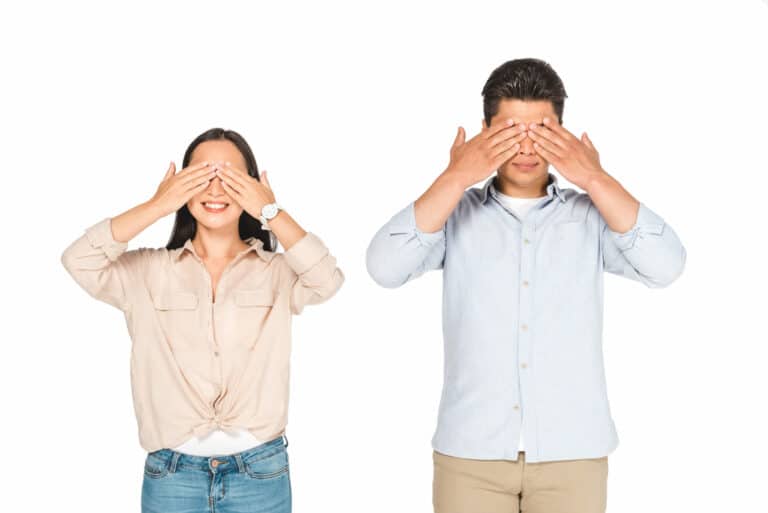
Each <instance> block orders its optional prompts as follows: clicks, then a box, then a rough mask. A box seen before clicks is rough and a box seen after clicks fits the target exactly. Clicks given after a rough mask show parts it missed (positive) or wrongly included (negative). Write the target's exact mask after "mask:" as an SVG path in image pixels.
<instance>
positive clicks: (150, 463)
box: [144, 453, 168, 479]
mask: <svg viewBox="0 0 768 513" xmlns="http://www.w3.org/2000/svg"><path fill="white" fill-rule="evenodd" d="M144 475H145V476H146V477H150V478H152V479H160V478H163V477H165V476H167V475H168V459H167V458H163V457H161V456H158V455H156V454H152V453H148V454H147V457H146V458H145V459H144Z"/></svg>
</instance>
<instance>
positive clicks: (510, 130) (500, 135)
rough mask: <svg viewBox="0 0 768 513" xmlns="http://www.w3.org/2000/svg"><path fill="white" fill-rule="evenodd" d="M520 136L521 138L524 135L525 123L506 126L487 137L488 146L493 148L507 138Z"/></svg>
mask: <svg viewBox="0 0 768 513" xmlns="http://www.w3.org/2000/svg"><path fill="white" fill-rule="evenodd" d="M519 136H522V137H521V138H520V139H521V140H522V138H523V137H525V125H513V126H508V127H506V128H504V129H502V130H501V131H499V132H497V133H496V135H495V136H493V137H492V138H490V139H488V144H489V147H491V148H493V147H495V146H497V145H499V144H501V143H503V142H505V141H508V140H509V139H512V138H515V137H519Z"/></svg>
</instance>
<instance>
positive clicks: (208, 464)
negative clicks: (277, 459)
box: [147, 435, 288, 473]
mask: <svg viewBox="0 0 768 513" xmlns="http://www.w3.org/2000/svg"><path fill="white" fill-rule="evenodd" d="M286 447H288V438H287V437H286V436H285V435H281V436H279V437H277V438H275V439H273V440H270V441H269V442H264V443H263V444H260V445H256V446H253V447H251V448H250V449H246V450H244V451H240V452H236V453H234V454H224V455H220V456H197V455H194V454H186V453H183V452H179V451H175V450H173V449H169V448H164V449H158V450H156V451H153V452H150V453H147V458H153V459H154V458H156V459H159V460H161V461H162V463H163V466H165V467H166V468H168V471H169V472H176V470H177V469H178V468H185V469H192V470H205V471H212V472H219V473H221V472H231V471H233V470H235V471H238V472H243V470H244V468H245V465H244V462H246V461H256V460H260V459H262V458H266V457H269V456H271V455H273V454H275V453H276V452H278V451H281V450H284V449H285V448H286Z"/></svg>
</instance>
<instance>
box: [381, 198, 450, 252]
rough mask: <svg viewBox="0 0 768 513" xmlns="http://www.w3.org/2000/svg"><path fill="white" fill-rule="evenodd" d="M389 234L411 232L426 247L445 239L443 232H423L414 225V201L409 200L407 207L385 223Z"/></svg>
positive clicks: (406, 233)
mask: <svg viewBox="0 0 768 513" xmlns="http://www.w3.org/2000/svg"><path fill="white" fill-rule="evenodd" d="M387 227H388V230H387V231H388V232H389V234H390V235H410V234H412V235H413V236H414V237H415V238H416V240H417V241H418V243H419V244H420V245H421V246H423V247H426V248H431V247H432V246H434V245H435V244H438V243H440V242H442V241H443V240H445V232H444V231H443V230H438V231H436V232H424V231H421V230H420V229H419V227H418V226H417V225H416V210H415V202H411V203H410V204H408V206H407V207H405V208H404V209H402V210H401V211H400V212H398V213H397V214H395V215H394V217H392V219H391V220H390V222H389V223H388V224H387Z"/></svg>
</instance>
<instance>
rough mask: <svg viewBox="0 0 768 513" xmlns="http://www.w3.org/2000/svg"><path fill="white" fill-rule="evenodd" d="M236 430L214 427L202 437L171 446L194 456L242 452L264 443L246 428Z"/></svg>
mask: <svg viewBox="0 0 768 513" xmlns="http://www.w3.org/2000/svg"><path fill="white" fill-rule="evenodd" d="M236 431H237V432H236V433H228V432H226V431H224V430H223V429H214V430H213V431H211V432H210V433H208V434H207V435H206V436H204V437H202V438H199V437H196V436H192V437H190V438H189V439H187V441H186V442H184V443H182V444H181V445H179V446H177V447H173V450H175V451H178V452H183V453H185V454H193V455H195V456H223V455H225V454H234V453H236V452H242V451H244V450H246V449H250V448H251V447H255V446H257V445H261V444H262V443H264V442H262V441H260V440H259V439H258V438H256V437H254V436H253V435H252V434H251V432H250V431H248V430H246V429H237V430H236Z"/></svg>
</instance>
